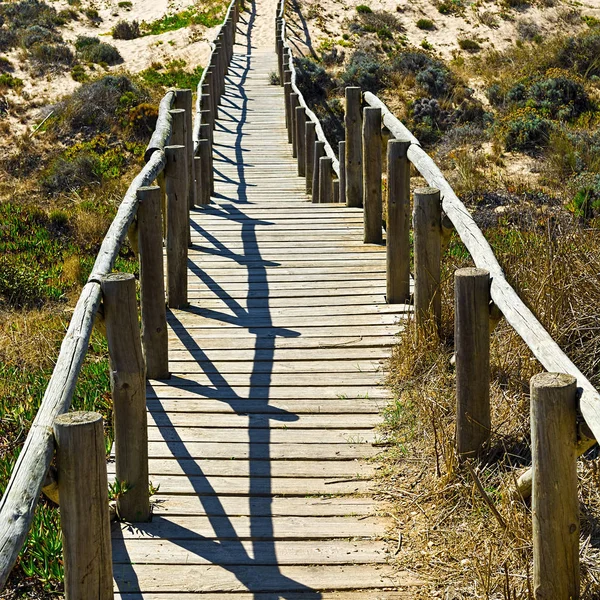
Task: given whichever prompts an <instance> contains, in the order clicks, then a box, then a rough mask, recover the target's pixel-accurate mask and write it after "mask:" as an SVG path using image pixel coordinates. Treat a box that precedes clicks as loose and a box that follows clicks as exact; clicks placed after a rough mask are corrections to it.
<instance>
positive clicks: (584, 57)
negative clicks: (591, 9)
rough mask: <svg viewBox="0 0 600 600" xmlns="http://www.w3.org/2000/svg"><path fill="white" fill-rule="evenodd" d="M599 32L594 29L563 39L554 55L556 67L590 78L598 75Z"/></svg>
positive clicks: (599, 68)
mask: <svg viewBox="0 0 600 600" xmlns="http://www.w3.org/2000/svg"><path fill="white" fill-rule="evenodd" d="M598 56H600V31H598V30H597V29H596V28H594V29H590V30H589V31H585V32H584V33H582V34H580V35H578V36H571V37H568V38H566V39H565V41H564V43H563V44H562V46H561V48H560V49H559V51H558V53H557V55H556V61H557V65H558V66H559V67H561V68H564V69H569V70H573V71H575V72H576V73H578V74H580V75H582V76H584V77H591V76H592V75H600V62H599V61H598Z"/></svg>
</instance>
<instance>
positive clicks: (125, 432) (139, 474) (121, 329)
mask: <svg viewBox="0 0 600 600" xmlns="http://www.w3.org/2000/svg"><path fill="white" fill-rule="evenodd" d="M102 302H103V304H104V318H105V321H106V339H107V341H108V354H109V357H110V383H111V390H112V397H113V412H114V428H115V459H116V460H115V467H116V478H117V481H118V482H120V483H123V484H126V485H127V488H128V491H127V492H126V493H124V494H122V495H121V496H119V497H118V498H117V514H118V515H119V516H120V517H121V518H122V519H124V520H125V521H129V522H136V521H147V520H148V519H149V518H150V497H149V489H148V485H149V481H148V427H147V416H146V367H145V365H144V356H143V352H142V342H141V339H140V328H139V326H138V307H137V298H136V294H135V277H134V276H133V275H132V274H130V273H112V274H110V275H107V276H106V277H104V278H103V279H102Z"/></svg>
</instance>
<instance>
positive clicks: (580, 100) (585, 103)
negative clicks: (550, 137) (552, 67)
mask: <svg viewBox="0 0 600 600" xmlns="http://www.w3.org/2000/svg"><path fill="white" fill-rule="evenodd" d="M529 98H531V100H532V101H533V103H534V104H535V106H536V107H537V108H539V109H541V110H544V111H546V112H547V113H549V114H550V115H551V116H552V117H553V118H557V119H559V120H562V119H571V118H574V117H577V116H579V115H580V114H581V113H583V112H585V111H586V110H588V109H589V108H590V105H591V103H590V99H589V96H588V95H587V93H586V91H585V89H584V87H583V85H582V84H581V83H579V82H578V81H575V80H573V79H570V78H569V77H567V76H566V75H564V74H562V73H558V74H556V76H554V77H552V76H551V77H547V78H544V79H540V80H538V81H536V82H535V83H533V85H532V86H531V88H530V89H529Z"/></svg>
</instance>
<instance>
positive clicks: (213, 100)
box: [204, 63, 217, 129]
mask: <svg viewBox="0 0 600 600" xmlns="http://www.w3.org/2000/svg"><path fill="white" fill-rule="evenodd" d="M211 64H212V63H211ZM204 81H205V82H206V85H208V89H209V93H210V110H211V115H212V116H211V126H212V128H213V129H214V128H215V123H216V120H217V92H216V87H215V71H214V69H213V68H212V66H211V67H209V68H208V70H207V72H206V78H205V79H204Z"/></svg>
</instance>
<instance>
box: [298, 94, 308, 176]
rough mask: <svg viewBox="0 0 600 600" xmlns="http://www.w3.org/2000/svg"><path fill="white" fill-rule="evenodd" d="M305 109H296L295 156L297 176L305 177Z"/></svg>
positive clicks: (300, 107) (301, 107)
mask: <svg viewBox="0 0 600 600" xmlns="http://www.w3.org/2000/svg"><path fill="white" fill-rule="evenodd" d="M305 133H306V109H305V108H304V107H303V106H298V107H297V108H296V154H297V158H298V176H299V177H304V176H305V175H306V139H305Z"/></svg>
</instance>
